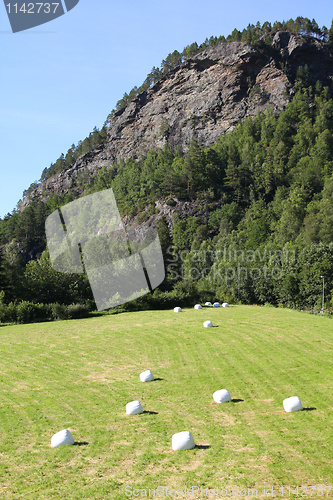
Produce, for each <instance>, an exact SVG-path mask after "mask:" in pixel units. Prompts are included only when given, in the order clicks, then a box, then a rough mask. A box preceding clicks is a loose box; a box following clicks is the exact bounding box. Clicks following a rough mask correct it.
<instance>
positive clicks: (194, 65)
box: [19, 32, 333, 210]
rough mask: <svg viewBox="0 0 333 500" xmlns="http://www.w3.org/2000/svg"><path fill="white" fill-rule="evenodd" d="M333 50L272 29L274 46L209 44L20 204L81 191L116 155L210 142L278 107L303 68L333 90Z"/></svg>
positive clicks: (122, 112)
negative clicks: (83, 182) (83, 178)
mask: <svg viewBox="0 0 333 500" xmlns="http://www.w3.org/2000/svg"><path fill="white" fill-rule="evenodd" d="M332 63H333V56H332V52H331V51H330V50H329V49H328V48H327V47H325V46H324V45H323V44H322V43H321V42H319V41H318V40H316V39H314V38H312V37H310V36H304V35H293V34H291V33H288V32H278V33H276V34H275V36H274V38H273V41H272V46H271V47H270V46H268V45H267V44H264V43H263V44H262V47H261V48H259V49H256V48H253V47H251V46H249V45H247V44H245V43H242V42H231V43H223V44H221V45H217V46H215V47H212V48H209V49H207V50H205V51H203V52H201V53H199V54H197V55H196V56H194V57H193V58H191V59H188V60H187V61H186V62H185V63H183V64H181V65H179V66H178V67H176V68H174V69H173V70H171V71H170V72H169V73H167V74H166V75H165V76H164V77H163V78H161V79H160V80H159V81H158V82H156V83H155V84H154V85H153V86H152V87H151V88H149V89H148V90H147V91H145V92H143V93H141V94H139V95H138V96H137V97H136V98H135V99H134V100H133V101H132V102H130V104H129V105H128V106H127V107H125V108H123V109H121V110H120V111H118V112H117V113H115V114H114V116H113V118H112V120H111V123H110V126H109V129H108V137H107V140H106V142H105V143H104V144H102V145H101V146H99V147H97V148H96V149H94V150H93V151H90V152H88V153H86V154H84V155H82V156H81V157H79V158H78V159H77V160H76V162H75V163H74V164H73V165H71V166H70V167H69V168H67V169H66V170H64V171H62V172H60V173H59V174H57V175H55V176H53V177H51V178H49V179H47V180H45V181H43V182H42V183H41V184H40V185H39V186H38V187H37V188H36V189H35V190H33V191H32V192H31V193H30V194H29V196H28V197H26V198H25V199H24V200H23V202H22V204H21V205H20V207H19V210H22V209H24V208H25V207H26V206H27V205H28V204H29V203H30V201H31V200H33V199H35V200H47V199H48V197H49V196H50V194H63V193H67V192H70V191H72V192H73V193H74V194H75V195H79V194H81V193H80V188H79V187H78V186H77V179H78V176H79V175H81V174H82V173H84V174H85V176H86V178H87V179H89V177H92V176H93V175H94V174H95V173H96V172H97V171H98V169H99V168H101V167H102V166H111V165H112V164H113V163H114V161H115V159H124V160H126V159H128V158H129V157H133V156H134V157H137V158H140V157H142V156H144V155H145V153H146V152H147V151H148V150H149V149H152V148H163V146H164V145H165V144H168V145H169V147H170V148H171V149H172V150H173V149H174V148H175V147H176V146H180V147H181V148H182V149H183V151H187V149H188V146H189V144H190V142H191V140H192V139H194V138H196V139H198V140H199V141H200V143H201V145H202V146H210V145H211V144H213V143H214V142H215V141H216V140H217V139H218V138H219V137H220V136H221V135H222V134H224V133H225V132H230V131H232V130H233V129H234V128H235V126H236V125H237V123H238V122H239V120H242V119H244V118H246V117H247V116H255V115H256V114H257V113H258V111H264V110H265V109H267V108H268V107H272V108H273V110H274V112H276V113H278V112H279V111H281V110H282V109H284V108H285V106H286V105H287V103H288V102H289V101H290V99H291V97H292V95H293V93H294V88H293V85H294V81H295V78H296V75H297V71H298V69H299V67H301V66H305V65H306V66H307V68H308V78H309V79H310V81H312V82H313V83H315V82H316V81H317V80H320V81H321V82H322V83H323V84H324V85H329V86H330V87H331V88H332V81H333V80H332V79H333V67H332V66H333V64H332Z"/></svg>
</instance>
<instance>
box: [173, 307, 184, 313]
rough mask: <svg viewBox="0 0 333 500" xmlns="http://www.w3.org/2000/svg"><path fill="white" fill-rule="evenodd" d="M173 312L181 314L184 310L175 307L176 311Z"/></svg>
mask: <svg viewBox="0 0 333 500" xmlns="http://www.w3.org/2000/svg"><path fill="white" fill-rule="evenodd" d="M173 312H175V313H180V312H182V308H181V307H175V308H174V310H173Z"/></svg>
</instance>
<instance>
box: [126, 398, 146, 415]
mask: <svg viewBox="0 0 333 500" xmlns="http://www.w3.org/2000/svg"><path fill="white" fill-rule="evenodd" d="M138 413H143V408H142V406H141V403H140V401H131V402H130V403H127V405H126V415H137V414H138Z"/></svg>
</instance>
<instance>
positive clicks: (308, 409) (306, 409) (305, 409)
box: [303, 406, 317, 411]
mask: <svg viewBox="0 0 333 500" xmlns="http://www.w3.org/2000/svg"><path fill="white" fill-rule="evenodd" d="M316 409H317V408H315V407H314V406H309V407H308V408H303V411H313V410H316Z"/></svg>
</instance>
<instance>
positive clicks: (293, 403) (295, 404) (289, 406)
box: [283, 396, 303, 412]
mask: <svg viewBox="0 0 333 500" xmlns="http://www.w3.org/2000/svg"><path fill="white" fill-rule="evenodd" d="M283 408H284V410H285V411H287V412H290V411H299V410H303V406H302V403H301V400H300V399H299V397H297V396H291V398H287V399H284V400H283Z"/></svg>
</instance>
